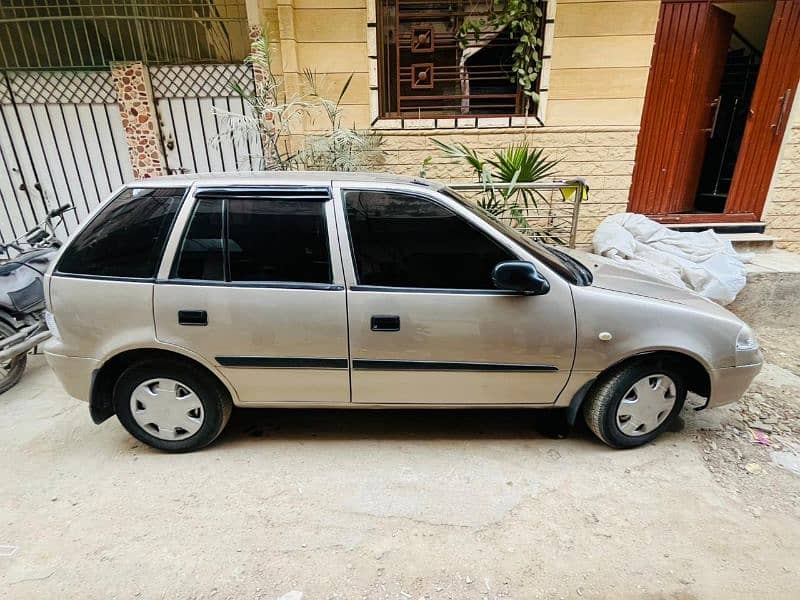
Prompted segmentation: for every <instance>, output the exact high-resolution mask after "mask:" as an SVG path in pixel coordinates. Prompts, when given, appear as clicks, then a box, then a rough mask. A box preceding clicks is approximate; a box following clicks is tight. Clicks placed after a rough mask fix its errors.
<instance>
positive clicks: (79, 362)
mask: <svg viewBox="0 0 800 600" xmlns="http://www.w3.org/2000/svg"><path fill="white" fill-rule="evenodd" d="M44 356H45V358H46V359H47V364H49V365H50V368H51V369H53V372H54V373H55V374H56V377H58V380H59V381H60V382H61V385H62V386H64V389H65V390H66V392H67V393H68V394H69V395H70V396H72V397H73V398H77V399H78V400H83V401H84V402H88V401H89V398H90V396H91V389H92V374H93V373H94V371H95V370H96V369H98V368H99V367H100V361H98V360H94V359H92V358H76V357H74V356H64V355H62V354H54V353H53V352H47V350H45V352H44Z"/></svg>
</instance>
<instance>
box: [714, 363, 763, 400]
mask: <svg viewBox="0 0 800 600" xmlns="http://www.w3.org/2000/svg"><path fill="white" fill-rule="evenodd" d="M763 364H764V363H763V362H757V363H754V364H752V365H742V366H738V367H728V368H725V369H714V370H712V371H711V373H710V375H711V397H710V398H709V399H708V402H707V403H706V405H705V406H704V407H703V408H713V407H715V406H722V405H724V404H730V403H731V402H736V401H737V400H738V399H739V398H741V397H742V396H743V395H744V393H745V392H746V391H747V388H749V387H750V384H751V383H752V381H753V379H755V376H756V375H758V373H759V371H761V367H762V366H763Z"/></svg>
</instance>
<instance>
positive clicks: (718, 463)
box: [686, 329, 800, 516]
mask: <svg viewBox="0 0 800 600" xmlns="http://www.w3.org/2000/svg"><path fill="white" fill-rule="evenodd" d="M759 340H760V342H761V345H762V349H763V352H764V356H765V359H766V361H767V363H766V364H765V366H764V369H763V370H762V372H761V373H760V374H759V376H758V378H757V379H756V380H755V382H754V383H753V385H752V386H751V387H750V389H749V390H748V392H747V394H745V396H744V398H742V400H741V402H738V403H736V404H732V405H729V406H725V407H721V408H719V409H716V410H712V411H706V412H701V413H694V414H691V413H689V414H688V415H687V416H686V420H687V423H688V424H689V429H690V430H694V431H695V432H696V433H695V436H696V439H697V440H698V442H699V443H700V444H701V446H702V450H703V460H704V461H705V462H706V464H707V466H708V469H709V470H710V471H711V472H712V473H713V474H714V477H715V479H716V480H717V482H719V483H720V484H721V485H723V486H724V487H726V488H727V489H729V490H733V491H735V492H737V493H740V494H742V497H743V498H746V500H747V502H748V507H747V508H748V511H750V512H751V513H752V514H753V515H755V516H761V515H762V514H763V513H764V511H774V510H780V511H784V512H786V513H788V514H792V515H794V516H800V339H798V337H797V336H796V335H794V332H793V330H785V329H762V330H760V331H759Z"/></svg>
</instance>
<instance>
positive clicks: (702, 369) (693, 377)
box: [567, 350, 711, 425]
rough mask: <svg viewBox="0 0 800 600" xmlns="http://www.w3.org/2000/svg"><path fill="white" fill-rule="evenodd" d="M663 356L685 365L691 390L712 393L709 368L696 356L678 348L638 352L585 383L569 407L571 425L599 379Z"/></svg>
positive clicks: (703, 394)
mask: <svg viewBox="0 0 800 600" xmlns="http://www.w3.org/2000/svg"><path fill="white" fill-rule="evenodd" d="M658 357H663V358H664V360H670V361H676V362H678V363H680V364H681V366H682V367H685V368H686V369H687V370H686V373H687V380H686V387H687V389H688V390H689V391H691V392H694V393H695V394H698V395H700V396H703V397H704V398H708V397H710V395H711V374H710V373H709V368H708V367H707V366H706V365H704V364H703V363H702V362H701V361H700V359H698V358H697V357H696V356H692V355H691V354H689V353H687V352H681V351H678V350H648V351H645V352H637V353H636V354H632V355H630V356H626V357H625V358H621V359H619V360H618V361H617V362H615V363H614V364H612V365H609V366H608V367H606V368H605V369H604V370H603V371H601V372H600V373H598V374H597V376H596V377H595V378H594V379H590V380H589V381H587V382H586V383H584V384H583V385H582V386H581V387H580V388H579V389H578V391H576V392H575V394H574V395H573V396H572V399H571V400H570V403H569V406H568V408H567V420H568V422H569V424H570V425H574V424H575V421H576V420H577V417H578V414H579V413H580V409H581V406H582V405H583V402H584V400H585V399H586V397H587V396H588V395H589V392H590V391H591V390H592V388H593V387H594V386H595V385H597V383H598V381H600V380H601V379H603V377H604V376H605V375H606V374H608V373H611V372H613V371H617V370H620V369H624V368H625V367H626V366H627V365H629V364H632V363H634V362H638V361H640V360H644V359H651V358H658Z"/></svg>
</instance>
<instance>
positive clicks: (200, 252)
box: [175, 198, 225, 281]
mask: <svg viewBox="0 0 800 600" xmlns="http://www.w3.org/2000/svg"><path fill="white" fill-rule="evenodd" d="M222 226H223V222H222V200H221V199H219V198H201V199H199V200H198V201H197V204H196V205H195V209H194V214H193V215H192V220H191V221H190V222H189V228H188V229H187V230H186V236H185V237H184V239H183V243H182V244H181V251H180V256H179V258H178V266H177V269H176V270H175V276H176V277H179V278H180V279H203V280H206V281H223V280H224V279H225V269H224V254H223V247H222V240H223V238H224V234H223V230H222Z"/></svg>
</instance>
